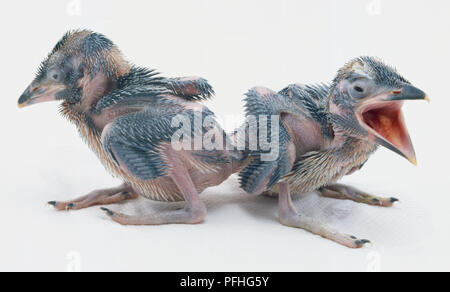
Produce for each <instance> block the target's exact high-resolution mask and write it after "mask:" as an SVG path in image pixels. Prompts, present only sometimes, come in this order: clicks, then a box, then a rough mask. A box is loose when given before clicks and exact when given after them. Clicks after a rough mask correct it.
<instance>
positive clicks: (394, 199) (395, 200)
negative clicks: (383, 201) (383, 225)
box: [390, 198, 400, 203]
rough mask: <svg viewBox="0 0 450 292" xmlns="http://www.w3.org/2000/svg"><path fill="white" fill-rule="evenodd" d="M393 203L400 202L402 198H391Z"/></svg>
mask: <svg viewBox="0 0 450 292" xmlns="http://www.w3.org/2000/svg"><path fill="white" fill-rule="evenodd" d="M390 201H391V203H396V202H399V201H400V200H399V199H397V198H391V200H390Z"/></svg>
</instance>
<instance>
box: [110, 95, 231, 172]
mask: <svg viewBox="0 0 450 292" xmlns="http://www.w3.org/2000/svg"><path fill="white" fill-rule="evenodd" d="M130 106H134V105H130ZM136 106H143V104H142V103H140V102H137V103H136ZM200 114H201V117H200V118H201V119H202V120H200V121H198V118H199V112H198V111H193V110H186V109H185V107H184V106H183V105H180V104H176V103H173V102H169V103H167V102H166V101H164V100H160V101H159V102H155V103H153V104H152V105H151V106H147V107H145V106H144V107H143V110H142V111H140V112H136V113H133V114H129V115H126V116H122V117H120V118H118V119H116V120H115V121H114V122H112V123H111V124H109V125H108V126H107V127H106V128H105V129H106V130H105V132H104V133H103V134H102V143H103V148H104V149H105V151H106V152H107V153H108V154H109V155H110V156H111V158H112V159H113V160H114V161H115V162H116V163H117V164H118V165H119V167H121V168H122V169H123V170H124V171H125V172H127V173H129V174H131V175H133V176H135V177H137V178H139V179H141V180H144V181H148V180H152V179H155V178H158V177H162V176H166V175H168V174H169V171H170V165H168V164H167V161H166V160H165V153H164V149H165V147H167V146H171V143H172V139H173V138H174V137H175V138H176V139H177V141H179V138H181V136H182V138H183V139H186V138H188V139H190V141H195V138H196V137H201V138H203V137H204V135H205V134H206V133H208V132H209V131H211V129H212V128H215V129H218V131H219V133H222V132H220V131H221V129H220V126H219V124H218V123H217V122H216V121H215V120H214V115H213V114H212V112H211V111H209V110H208V109H207V108H206V107H205V109H204V111H203V112H201V113H200ZM211 118H212V119H211ZM207 119H208V120H207ZM174 121H180V123H173V122H174ZM206 121H207V122H206ZM199 122H202V123H201V124H200V126H198V123H199ZM224 136H225V137H224V139H227V137H226V135H225V134H224ZM190 146H192V145H190ZM203 147H204V148H202V149H199V150H197V149H194V150H192V151H189V153H190V155H186V156H183V158H184V159H187V160H186V161H188V163H191V164H192V166H194V167H195V168H197V169H198V170H200V171H202V172H204V173H207V172H216V171H217V168H218V167H220V165H221V164H227V163H230V161H229V158H228V156H226V153H225V152H224V151H220V150H207V149H205V145H203ZM185 150H190V149H185Z"/></svg>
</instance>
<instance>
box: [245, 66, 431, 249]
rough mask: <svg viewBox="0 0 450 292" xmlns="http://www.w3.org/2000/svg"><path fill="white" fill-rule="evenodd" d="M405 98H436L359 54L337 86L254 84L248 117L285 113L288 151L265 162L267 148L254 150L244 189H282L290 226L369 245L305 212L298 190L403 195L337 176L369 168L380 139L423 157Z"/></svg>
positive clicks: (282, 132) (283, 147)
mask: <svg viewBox="0 0 450 292" xmlns="http://www.w3.org/2000/svg"><path fill="white" fill-rule="evenodd" d="M405 100H428V98H427V96H426V95H425V93H424V92H423V91H422V90H420V89H418V88H416V87H414V86H412V85H411V83H410V82H409V81H407V80H406V79H405V78H403V77H402V76H400V75H399V74H398V73H397V71H396V70H395V69H393V68H392V67H389V66H387V65H385V64H384V63H382V62H381V61H380V60H378V59H376V58H372V57H361V58H357V59H354V60H352V61H351V62H349V63H348V64H346V65H345V66H344V67H343V68H342V69H340V70H339V72H338V74H337V76H336V78H335V79H334V81H333V82H332V83H331V84H330V85H326V84H322V85H302V84H294V85H290V86H288V87H286V88H285V89H283V90H282V91H280V92H278V93H276V92H274V91H272V90H270V89H267V88H254V89H251V90H250V91H249V92H248V93H247V97H246V112H247V116H279V117H280V119H279V120H280V122H279V125H278V126H279V135H278V137H279V145H278V147H279V149H278V153H280V154H279V156H278V157H277V159H275V160H270V161H265V160H264V159H263V158H262V157H263V156H262V155H263V153H264V152H263V151H261V150H256V151H255V150H253V151H250V157H252V160H251V161H250V163H249V164H248V165H247V166H246V167H245V168H244V169H243V170H242V171H241V173H240V183H241V187H242V188H243V189H244V190H245V191H247V192H248V193H250V194H253V195H260V194H263V193H265V194H274V195H278V200H279V219H280V221H281V223H282V224H284V225H287V226H290V227H296V228H302V229H306V230H309V231H311V232H312V233H315V234H317V235H321V236H323V237H325V238H328V239H331V240H333V241H336V242H338V243H340V244H343V245H345V246H347V247H350V248H360V247H362V246H363V245H364V244H365V243H368V242H369V241H368V240H364V239H358V238H356V237H354V236H351V235H347V234H342V233H339V232H337V231H335V230H333V229H331V228H329V227H327V226H325V225H324V224H322V223H320V222H318V221H317V220H315V219H313V218H308V217H306V216H303V215H300V214H298V212H297V211H296V210H295V208H294V206H293V204H292V201H291V193H307V192H312V191H318V192H320V193H321V194H322V195H323V196H325V197H331V198H337V199H350V200H353V201H356V202H361V203H366V204H370V205H376V206H383V207H390V206H392V205H393V203H395V202H396V201H398V200H397V199H396V198H382V197H377V196H373V195H370V194H368V193H366V192H363V191H360V190H357V189H355V188H353V187H349V186H345V185H341V184H336V182H337V181H338V180H339V179H341V178H342V177H343V176H345V175H349V174H352V173H354V172H355V171H357V170H359V169H361V168H362V166H363V165H364V164H365V162H366V161H367V159H368V158H369V156H370V155H371V154H372V153H374V152H375V150H376V149H377V147H378V146H379V145H381V146H384V147H386V148H388V149H390V150H392V151H394V152H396V153H397V154H399V155H401V156H403V157H405V158H406V159H408V160H409V161H410V162H411V163H413V164H416V163H417V162H416V155H415V152H414V148H413V145H412V143H411V139H410V137H409V134H408V131H407V128H406V125H405V122H404V118H403V114H402V110H401V109H402V105H403V103H404V101H405ZM247 127H248V126H247ZM269 130H270V129H269Z"/></svg>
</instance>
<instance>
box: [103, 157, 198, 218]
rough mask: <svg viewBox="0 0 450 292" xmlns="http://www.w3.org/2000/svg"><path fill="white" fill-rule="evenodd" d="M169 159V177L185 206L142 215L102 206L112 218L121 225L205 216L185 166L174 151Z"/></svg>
mask: <svg viewBox="0 0 450 292" xmlns="http://www.w3.org/2000/svg"><path fill="white" fill-rule="evenodd" d="M167 157H168V159H169V160H170V161H171V165H172V171H171V178H172V179H173V181H174V182H175V184H176V185H177V187H178V188H179V189H180V191H181V193H182V194H183V196H184V199H185V200H186V203H187V206H186V207H185V208H184V209H181V210H174V211H168V212H163V213H162V212H159V213H157V214H149V215H144V216H128V215H125V214H121V213H116V212H114V211H111V210H109V209H107V208H102V210H103V211H105V212H106V214H107V215H108V216H109V217H111V219H112V220H114V221H116V222H117V223H120V224H122V225H163V224H198V223H201V222H203V221H204V219H205V217H206V206H205V204H204V203H203V202H202V201H201V200H200V198H199V193H198V191H197V189H196V187H195V185H194V183H193V181H192V179H191V176H190V175H189V172H188V171H187V169H186V167H185V166H184V165H183V163H182V162H181V161H180V160H179V158H178V157H176V156H175V155H174V153H170V152H169V153H168V154H167Z"/></svg>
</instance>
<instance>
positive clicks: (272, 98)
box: [239, 88, 294, 195]
mask: <svg viewBox="0 0 450 292" xmlns="http://www.w3.org/2000/svg"><path fill="white" fill-rule="evenodd" d="M283 107H284V108H285V109H287V110H288V109H289V100H288V98H287V97H285V96H282V95H280V94H278V93H276V92H274V91H271V90H269V89H266V88H254V89H252V90H250V91H249V92H248V93H247V98H246V112H247V132H250V133H251V132H253V131H256V132H257V137H259V138H260V139H258V140H259V142H258V147H257V150H252V149H249V155H250V156H251V157H253V159H252V161H251V163H250V164H249V165H248V166H247V167H245V168H244V169H243V170H242V171H241V173H240V174H239V177H240V184H241V187H242V189H244V190H245V191H246V192H248V193H250V194H256V195H257V194H260V193H262V192H264V191H265V190H268V189H271V188H272V187H273V186H274V185H275V184H276V183H278V182H279V181H280V179H281V178H283V177H284V176H285V175H287V174H288V173H289V172H290V171H291V169H292V166H293V162H294V161H293V157H292V154H293V153H292V151H291V150H290V145H291V144H292V138H291V136H290V134H289V132H288V130H287V128H286V126H285V125H284V124H283V123H282V121H281V119H280V114H281V113H282V112H283ZM291 109H292V107H291ZM272 116H274V117H278V119H275V121H273V120H272ZM261 117H266V121H267V137H270V138H271V143H270V144H271V145H272V146H273V147H275V148H276V149H273V148H271V149H270V150H265V151H264V150H262V147H261V145H260V142H261V137H260V135H261V129H262V128H261V127H260V126H263V125H262V123H261ZM264 122H265V121H264ZM274 122H276V123H277V124H273V123H274ZM277 132H278V133H277ZM263 140H264V139H263ZM246 144H247V146H248V145H249V143H246ZM273 151H275V152H276V153H277V154H278V155H277V156H276V157H271V158H273V159H266V158H265V157H270V155H269V156H267V154H268V153H267V152H273Z"/></svg>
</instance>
